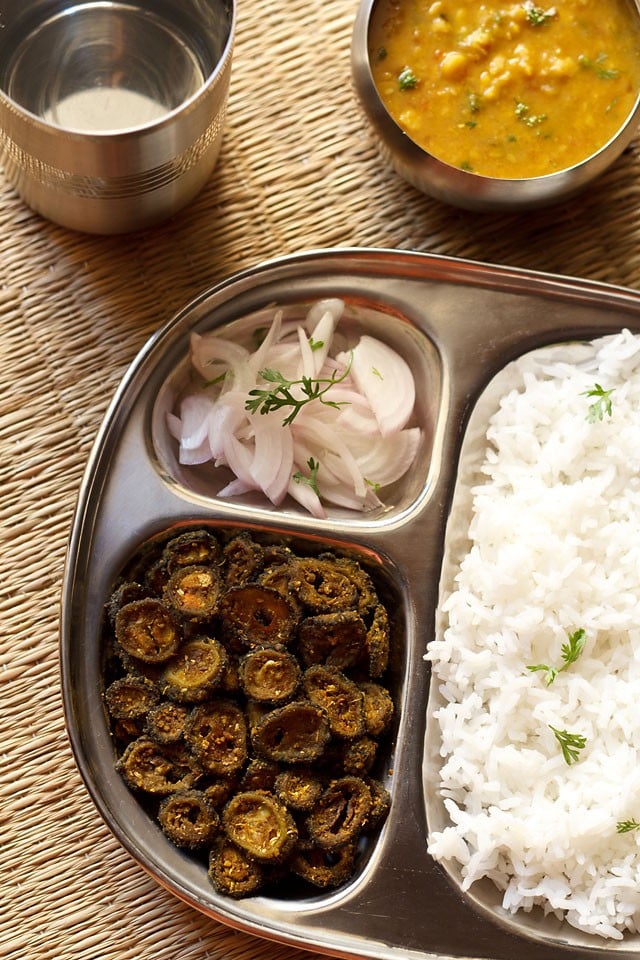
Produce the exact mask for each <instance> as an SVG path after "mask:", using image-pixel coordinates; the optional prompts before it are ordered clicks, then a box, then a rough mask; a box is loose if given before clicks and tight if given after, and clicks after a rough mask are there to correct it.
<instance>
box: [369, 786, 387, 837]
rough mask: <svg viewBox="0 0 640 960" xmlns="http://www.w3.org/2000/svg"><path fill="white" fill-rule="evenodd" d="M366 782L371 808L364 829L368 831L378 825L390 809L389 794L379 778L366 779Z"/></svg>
mask: <svg viewBox="0 0 640 960" xmlns="http://www.w3.org/2000/svg"><path fill="white" fill-rule="evenodd" d="M366 782H367V786H368V787H369V790H370V792H371V810H370V812H369V819H368V821H367V823H366V824H365V825H364V830H366V831H367V832H369V831H371V830H375V828H376V827H379V826H380V824H381V823H382V822H383V820H385V819H386V817H387V814H388V813H389V810H390V809H391V794H390V793H389V791H388V790H387V788H386V787H385V785H384V783H382V781H380V780H375V779H368V780H367V781H366Z"/></svg>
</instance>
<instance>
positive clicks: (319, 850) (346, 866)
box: [289, 840, 357, 890]
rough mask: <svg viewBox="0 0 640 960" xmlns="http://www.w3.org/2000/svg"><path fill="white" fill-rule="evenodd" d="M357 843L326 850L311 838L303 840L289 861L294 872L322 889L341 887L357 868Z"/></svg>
mask: <svg viewBox="0 0 640 960" xmlns="http://www.w3.org/2000/svg"><path fill="white" fill-rule="evenodd" d="M356 850H357V845H356V844H355V843H345V844H344V845H343V846H342V847H338V848H337V849H336V850H333V851H330V850H325V849H324V848H323V847H319V846H317V845H316V844H314V843H312V842H311V841H309V840H301V841H300V842H299V843H298V845H297V846H296V849H295V851H294V853H293V855H292V857H291V860H290V861H289V868H290V870H291V872H292V873H294V874H295V875H296V876H298V877H300V878H301V879H303V880H306V881H307V883H311V884H313V886H314V887H318V888H319V889H321V890H328V889H332V888H334V887H339V886H340V884H342V883H345V881H347V880H348V879H349V877H350V876H351V875H352V873H353V871H354V868H355V859H356Z"/></svg>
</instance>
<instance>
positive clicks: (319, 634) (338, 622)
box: [298, 610, 367, 670]
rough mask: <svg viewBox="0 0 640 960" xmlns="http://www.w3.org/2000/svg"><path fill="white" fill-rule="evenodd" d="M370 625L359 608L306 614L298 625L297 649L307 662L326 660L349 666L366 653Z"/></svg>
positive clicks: (348, 667)
mask: <svg viewBox="0 0 640 960" xmlns="http://www.w3.org/2000/svg"><path fill="white" fill-rule="evenodd" d="M366 639H367V628H366V626H365V623H364V620H363V619H362V617H361V616H360V614H359V613H358V612H357V611H356V610H339V611H337V612H336V613H320V614H314V615H313V616H310V617H306V618H305V619H304V620H303V621H302V622H301V623H300V626H299V627H298V649H299V652H300V657H301V659H302V662H303V664H304V665H305V666H307V667H309V666H311V665H312V664H314V663H324V664H327V665H329V666H333V667H338V668H339V669H340V670H348V669H350V668H351V667H354V666H356V664H358V663H359V662H360V660H361V659H362V658H363V657H364V656H366V653H367V649H366Z"/></svg>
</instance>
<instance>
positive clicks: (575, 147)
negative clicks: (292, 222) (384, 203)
mask: <svg viewBox="0 0 640 960" xmlns="http://www.w3.org/2000/svg"><path fill="white" fill-rule="evenodd" d="M369 54H370V59H371V67H372V73H373V78H374V81H375V84H376V86H377V88H378V91H379V93H380V96H381V98H382V100H383V102H384V103H385V105H386V107H387V109H388V110H389V112H390V114H391V115H392V116H393V118H394V119H395V120H396V122H397V123H398V124H399V126H400V127H401V128H402V129H403V130H404V131H405V132H406V133H407V134H408V135H409V136H410V137H411V139H412V140H414V141H415V142H416V143H417V144H419V145H420V146H422V147H424V148H425V149H426V150H427V151H428V152H429V153H431V154H432V155H433V156H436V157H438V158H439V159H441V160H444V161H446V162H448V163H451V164H453V165H454V166H457V167H460V168H462V169H466V170H470V171H472V172H475V173H478V174H481V175H483V176H488V177H501V178H506V179H518V178H522V177H533V176H543V175H546V174H549V173H553V172H555V171H558V170H563V169H566V168H568V167H571V166H573V165H574V164H576V163H579V162H580V161H581V160H584V159H586V158H587V157H588V156H590V155H591V154H593V153H595V152H597V151H598V150H599V149H600V148H601V147H602V146H604V144H605V143H607V141H608V140H609V139H610V138H611V137H612V136H613V135H614V134H615V133H616V132H617V130H618V129H619V128H620V127H621V126H622V124H623V123H624V121H625V119H626V118H627V117H628V116H629V114H630V112H631V110H632V109H633V106H634V103H635V101H636V98H637V96H638V91H639V90H640V18H639V17H638V11H637V8H636V7H635V4H634V3H633V2H632V0H606V2H605V0H597V2H596V0H563V2H562V3H558V4H556V5H550V4H548V3H545V5H544V6H538V5H537V3H533V2H530V0H529V2H525V3H505V2H504V0H502V2H501V0H487V2H483V3H478V2H477V0H455V2H454V0H434V2H431V3H429V2H428V0H427V2H424V0H379V2H378V4H377V6H376V7H375V8H374V10H373V14H372V20H371V26H370V31H369Z"/></svg>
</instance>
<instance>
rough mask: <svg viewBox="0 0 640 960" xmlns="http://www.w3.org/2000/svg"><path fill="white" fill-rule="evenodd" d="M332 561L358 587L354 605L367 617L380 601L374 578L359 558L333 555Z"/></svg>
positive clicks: (362, 615) (361, 614)
mask: <svg viewBox="0 0 640 960" xmlns="http://www.w3.org/2000/svg"><path fill="white" fill-rule="evenodd" d="M332 562H333V563H334V564H335V567H336V569H337V570H338V571H339V572H340V573H342V574H344V576H345V577H347V578H348V579H349V580H350V581H351V582H352V584H353V585H354V587H355V588H356V601H355V603H354V604H353V606H354V607H355V609H356V610H357V611H358V613H359V614H360V616H361V617H363V618H365V619H366V618H367V617H368V615H369V614H370V613H371V612H372V611H373V610H374V609H375V607H376V604H377V603H378V602H379V600H378V593H377V591H376V588H375V585H374V583H373V580H372V579H371V577H370V575H369V574H368V573H367V571H366V570H365V569H364V568H363V567H362V565H361V564H359V563H358V561H357V560H352V559H351V558H350V557H333V560H332Z"/></svg>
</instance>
